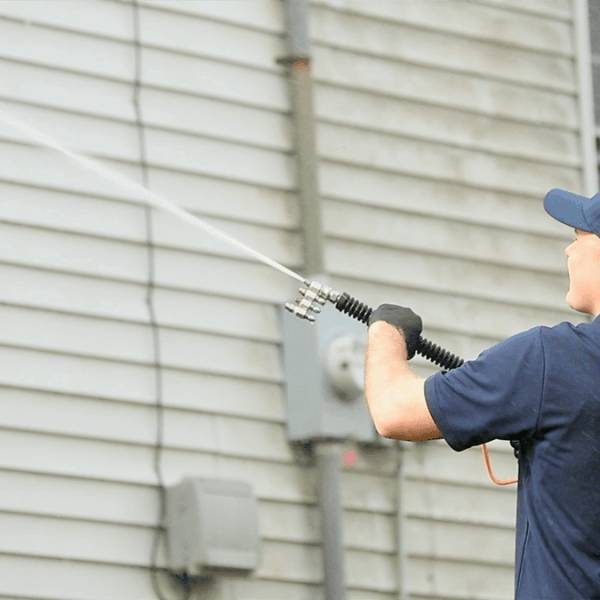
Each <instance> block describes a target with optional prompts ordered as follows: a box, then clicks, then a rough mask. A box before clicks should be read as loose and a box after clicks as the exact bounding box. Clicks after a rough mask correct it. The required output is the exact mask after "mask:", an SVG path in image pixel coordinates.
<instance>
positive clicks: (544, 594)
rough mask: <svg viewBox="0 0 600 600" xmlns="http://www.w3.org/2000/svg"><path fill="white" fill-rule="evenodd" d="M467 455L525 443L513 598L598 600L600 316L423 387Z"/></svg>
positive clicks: (531, 333) (536, 332)
mask: <svg viewBox="0 0 600 600" xmlns="http://www.w3.org/2000/svg"><path fill="white" fill-rule="evenodd" d="M425 398H426V401H427V405H428V407H429V410H430V412H431V416H432V417H433V420H434V421H435V423H436V424H437V426H438V428H439V430H440V431H441V433H442V435H443V436H444V438H445V440H446V442H447V443H448V444H449V445H450V446H451V447H452V448H453V449H454V450H456V451H458V452H460V451H461V450H465V449H466V448H469V447H471V446H474V445H478V444H482V443H484V442H489V441H490V440H493V439H501V440H517V439H518V440H520V442H521V447H520V457H519V484H518V495H517V528H516V546H515V598H516V600H583V599H585V600H592V599H594V600H598V599H600V316H598V317H596V318H595V319H594V320H593V321H592V322H591V323H580V324H578V325H576V326H575V325H573V324H572V323H569V322H566V321H565V322H563V323H560V324H558V325H556V326H554V327H546V326H540V327H533V328H532V329H529V330H527V331H524V332H522V333H519V334H517V335H514V336H512V337H510V338H508V339H506V340H504V341H503V342H500V343H499V344H497V345H495V346H493V347H491V348H489V349H487V350H484V351H483V352H482V353H481V354H480V355H479V356H478V357H477V358H476V359H475V360H471V361H467V362H465V363H464V364H463V366H461V367H459V368H458V369H454V370H451V371H449V372H447V373H446V372H439V373H435V374H434V375H431V376H430V377H428V378H427V379H426V381H425Z"/></svg>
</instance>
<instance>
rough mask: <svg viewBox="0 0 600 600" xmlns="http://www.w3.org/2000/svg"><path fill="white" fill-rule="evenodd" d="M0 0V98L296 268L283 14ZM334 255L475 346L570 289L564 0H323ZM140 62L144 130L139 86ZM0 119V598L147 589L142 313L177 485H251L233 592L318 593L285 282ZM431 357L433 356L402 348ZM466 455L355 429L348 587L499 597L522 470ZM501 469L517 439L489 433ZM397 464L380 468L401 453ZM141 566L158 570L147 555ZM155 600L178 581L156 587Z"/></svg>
mask: <svg viewBox="0 0 600 600" xmlns="http://www.w3.org/2000/svg"><path fill="white" fill-rule="evenodd" d="M134 19H135V11H134V6H133V5H132V4H131V3H129V2H124V1H123V2H121V1H112V0H106V1H101V2H100V1H99V2H85V3H83V2H65V1H59V0H48V1H44V2H18V1H13V0H4V1H3V2H0V82H1V83H0V110H2V111H6V112H8V113H11V114H15V115H17V116H19V117H20V118H22V119H25V120H26V121H28V122H30V123H31V124H33V125H36V126H38V127H40V128H41V129H43V130H44V131H46V132H47V133H49V134H51V135H53V136H56V138H57V139H59V140H60V141H61V142H62V143H64V144H67V145H68V146H70V147H72V148H74V149H77V150H79V151H82V152H85V153H88V154H90V155H92V156H94V157H96V158H98V159H99V160H101V161H102V162H103V163H104V164H105V165H107V166H109V167H111V168H113V169H116V170H117V171H118V172H120V173H122V174H125V175H126V176H128V177H131V178H133V179H135V180H136V181H143V170H144V169H143V166H144V165H143V163H145V169H146V173H147V177H148V182H149V186H150V187H151V189H152V190H154V191H156V192H158V193H161V194H164V195H166V196H167V197H168V198H170V199H172V200H174V201H175V202H177V203H179V204H180V205H181V206H183V207H185V208H187V209H189V210H191V211H195V212H197V213H198V214H202V215H203V216H204V217H205V218H206V219H207V220H208V221H209V222H210V223H212V224H214V225H216V226H218V227H222V228H223V229H224V230H225V231H227V232H228V233H230V234H232V235H234V236H236V237H238V238H239V239H240V240H242V241H244V242H245V243H247V244H249V245H251V246H253V247H254V248H256V249H257V250H259V251H261V252H264V253H266V254H268V255H269V256H272V257H273V258H275V259H276V260H278V261H281V262H283V263H284V264H285V265H287V266H289V267H290V268H293V269H298V270H301V269H302V248H301V243H300V235H299V231H298V227H299V207H298V202H297V196H296V179H297V175H296V166H295V161H294V137H293V130H292V122H291V119H290V101H289V93H288V88H287V79H286V72H285V69H284V67H283V66H281V65H280V64H278V63H277V62H276V61H277V59H278V58H280V57H282V56H284V55H285V52H286V51H285V40H284V19H283V6H282V4H280V3H279V2H278V1H276V0H260V1H256V2H245V1H243V0H241V1H240V0H230V1H228V2H219V1H215V0H203V1H202V2H190V1H183V0H169V1H166V0H162V1H150V0H144V1H142V2H141V6H140V12H139V32H140V43H141V57H142V61H141V65H139V64H138V65H137V66H138V67H141V68H138V69H136V60H135V56H136V55H135V48H136V47H135V43H134V32H135V26H134V23H135V21H134ZM310 26H311V36H312V42H313V68H314V77H315V90H314V91H315V110H316V114H317V119H318V123H317V134H318V155H319V160H320V163H319V179H320V185H321V192H322V197H323V198H322V199H323V219H324V232H325V236H326V244H325V248H326V257H325V258H326V266H327V269H328V271H329V272H330V273H331V274H332V279H333V282H334V284H335V285H336V286H338V287H340V288H342V289H346V290H348V291H350V292H351V293H353V294H354V295H356V296H359V297H360V298H361V299H364V300H365V301H366V302H369V303H371V304H375V305H376V304H379V303H380V302H384V301H389V302H395V303H398V304H402V305H406V306H411V307H413V308H414V309H415V310H416V311H417V312H419V314H420V315H421V316H422V317H423V321H424V323H425V331H424V334H425V335H426V336H427V337H429V338H430V339H433V340H435V341H436V342H438V343H440V344H442V345H444V346H446V347H448V348H450V349H452V350H453V351H454V352H456V353H458V354H460V355H462V356H464V357H465V358H473V357H475V356H477V354H478V353H479V352H480V351H481V350H483V349H484V348H487V347H489V346H490V345H492V344H494V343H496V342H498V341H500V340H502V339H504V338H506V337H508V336H509V335H512V334H513V333H516V332H518V331H521V330H523V329H526V328H529V327H531V326H533V325H535V324H540V323H541V324H548V325H552V324H555V323H558V322H560V321H563V320H570V321H574V322H578V321H580V320H582V319H583V317H582V316H581V315H578V314H576V313H574V312H573V311H572V310H570V309H569V308H568V307H567V305H566V304H565V302H564V295H565V292H566V290H567V285H568V279H567V275H566V267H565V259H564V254H563V249H564V247H565V245H566V243H567V242H568V241H569V239H570V237H571V236H570V232H569V231H568V230H566V229H565V228H563V227H561V226H560V225H559V224H557V223H555V222H553V221H552V220H551V219H550V218H549V217H547V216H546V214H545V213H544V211H543V208H542V204H541V201H542V197H543V195H544V193H545V192H546V191H547V190H548V189H550V188H551V187H554V186H558V187H565V188H569V189H573V190H577V189H579V187H580V185H581V173H582V157H581V152H580V131H579V123H580V115H579V113H578V110H579V108H578V103H577V93H578V84H577V79H576V59H577V57H576V56H575V48H574V43H573V28H574V25H573V12H572V6H571V3H570V2H569V1H568V0H535V1H534V0H526V1H524V0H519V1H517V0H472V1H463V0H453V2H439V1H437V0H404V1H403V2H392V1H390V0H386V1H384V0H378V2H365V1H362V2H361V1H358V0H314V1H313V2H312V3H311V5H310ZM136 80H138V82H139V85H140V106H141V117H142V119H141V120H142V125H143V132H144V135H143V136H142V137H141V136H140V122H139V119H138V115H136V111H135V106H134V91H135V87H136ZM146 217H147V214H146V209H145V207H144V205H143V204H142V203H141V202H140V201H139V200H138V199H136V198H135V197H132V196H131V194H130V193H128V192H127V191H124V190H123V189H119V188H118V187H117V186H115V185H112V184H108V183H106V182H105V181H103V180H102V179H100V178H99V177H97V176H95V175H92V174H90V173H87V172H84V171H82V170H81V169H80V168H78V167H77V166H75V165H74V164H72V163H70V162H69V161H67V160H66V159H65V158H64V157H62V156H60V155H59V154H57V153H56V152H50V151H46V150H43V149H41V148H39V147H36V146H35V144H32V143H31V142H30V140H28V139H26V137H25V136H23V135H22V134H20V133H18V132H16V131H13V130H10V129H9V128H7V127H5V126H1V127H0V323H1V325H0V365H1V368H0V397H1V399H0V407H1V408H0V448H2V451H1V452H0V490H1V491H0V532H2V533H1V535H0V599H1V600H8V599H9V598H10V599H17V598H22V599H25V598H27V599H34V598H35V599H45V600H59V599H60V600H75V599H77V600H99V599H111V600H114V599H122V600H150V599H152V598H154V597H155V595H154V593H153V591H152V587H151V579H150V575H149V566H150V549H151V545H152V540H153V536H154V533H155V529H156V524H157V519H158V493H157V480H156V473H155V471H154V468H153V461H154V456H155V454H154V444H155V440H156V408H155V403H156V389H157V385H156V384H157V369H156V360H157V356H156V343H155V342H156V339H155V336H154V335H153V328H152V327H151V324H150V316H149V311H148V306H147V302H146V300H147V295H148V289H149V286H148V282H149V280H150V278H151V277H153V278H154V281H155V286H154V290H153V295H154V302H155V306H156V315H157V321H158V324H159V328H158V334H159V335H158V338H159V341H160V348H159V349H160V357H159V358H160V361H159V363H160V381H161V382H162V397H163V400H164V404H165V407H166V408H165V415H164V416H165V423H164V443H165V449H164V452H163V458H162V460H163V465H164V475H165V481H166V483H167V484H171V483H175V482H176V481H178V480H179V478H180V477H182V476H184V475H198V476H209V477H222V478H233V479H242V480H244V481H249V482H251V483H252V484H253V486H254V489H255V491H256V493H257V495H258V498H259V512H260V515H259V517H260V532H261V540H262V542H261V564H260V568H259V569H258V571H257V572H256V573H255V574H254V575H253V576H252V577H250V578H248V579H245V578H241V577H230V578H224V579H222V580H220V581H219V582H218V584H217V585H216V586H215V588H214V589H213V590H212V592H211V593H212V594H213V595H214V598H218V599H219V600H220V599H227V600H242V599H243V600H250V599H255V600H259V599H260V600H280V599H281V598H286V599H289V600H309V599H310V600H319V599H322V598H323V595H322V589H321V582H322V577H323V573H322V565H321V549H320V542H319V540H320V526H319V520H318V513H317V509H316V504H315V502H316V497H315V470H314V466H313V464H312V463H311V462H310V461H305V460H302V457H301V456H300V457H299V456H298V455H297V453H296V451H295V450H294V449H293V448H292V447H291V446H290V445H289V444H288V442H287V440H286V419H285V414H286V399H285V386H284V381H283V375H282V366H281V344H280V342H281V335H280V325H279V307H280V304H281V303H283V302H285V301H286V300H289V299H291V297H293V293H294V289H295V284H294V283H293V282H291V281H290V280H287V279H286V278H285V277H283V276H282V275H281V274H279V273H277V272H275V271H272V270H270V269H268V268H267V267H265V266H262V265H258V264H256V263H254V262H252V261H251V260H249V259H247V258H246V257H243V256H240V255H239V253H238V252H237V251H234V250H232V249H231V248H230V247H228V246H226V245H224V244H223V243H221V242H217V241H215V240H213V239H211V238H209V237H206V236H203V235H200V234H198V233H197V232H196V231H194V230H192V229H190V228H188V227H186V226H185V225H182V224H180V223H179V222H177V221H176V220H175V219H174V218H173V217H171V216H167V215H164V214H158V213H156V214H153V215H152V219H151V224H152V227H151V230H152V241H153V245H154V249H153V251H152V253H151V254H150V253H149V250H148V232H149V230H148V227H147V222H146ZM411 364H413V366H414V368H415V370H416V371H417V372H418V374H419V375H421V376H427V375H429V374H430V373H433V372H434V369H432V368H431V367H430V366H429V365H428V364H427V363H425V362H424V361H423V360H420V359H419V358H415V360H414V361H413V362H412V363H411ZM479 454H480V453H479V450H478V449H477V448H474V449H471V450H468V451H465V452H463V453H459V454H457V453H454V452H453V451H452V450H451V449H450V448H449V447H448V446H447V445H446V444H445V442H444V441H443V440H437V441H432V442H427V443H422V444H414V445H413V444H408V445H407V446H406V447H405V448H404V449H403V450H402V449H401V447H400V445H392V446H389V447H387V448H385V449H381V450H373V449H370V450H369V449H364V448H359V449H358V462H357V464H356V465H354V466H352V467H350V466H348V467H345V469H344V475H343V499H344V523H345V544H346V564H347V586H348V597H349V599H351V600H391V599H393V598H398V597H399V595H400V594H401V593H402V592H401V590H402V589H403V590H404V593H405V594H406V598H408V597H410V598H412V599H413V600H433V599H439V600H441V599H445V600H448V599H453V600H463V599H464V600H466V599H467V598H469V599H477V600H488V599H490V600H491V599H494V600H500V599H506V600H508V599H509V598H511V597H512V583H513V560H514V511H515V493H514V490H513V489H506V488H495V487H492V486H491V484H490V483H489V482H488V480H487V478H486V476H485V473H484V471H483V466H482V464H481V459H480V456H479ZM492 454H493V460H494V465H495V467H496V469H497V471H498V472H499V473H500V474H501V475H503V476H510V475H513V474H514V473H515V472H516V463H515V460H514V458H513V456H512V449H511V448H510V447H509V446H508V444H506V443H494V444H492ZM401 460H402V461H403V465H404V466H403V473H402V474H401V476H399V464H400V461H401ZM160 564H164V554H163V553H161V556H160ZM172 597H173V598H175V597H177V596H176V595H175V594H172Z"/></svg>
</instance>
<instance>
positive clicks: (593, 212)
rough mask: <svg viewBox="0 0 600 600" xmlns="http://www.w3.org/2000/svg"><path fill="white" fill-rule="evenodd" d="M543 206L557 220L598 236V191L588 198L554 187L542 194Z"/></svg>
mask: <svg viewBox="0 0 600 600" xmlns="http://www.w3.org/2000/svg"><path fill="white" fill-rule="evenodd" d="M544 208H545V209H546V212H547V213H548V214H549V215H550V216H552V217H554V218H555V219H556V220H557V221H560V222H561V223H564V224H565V225H570V226H571V227H575V228H577V229H581V230H582V231H589V232H591V233H595V234H596V235H598V236H600V192H598V193H597V194H595V195H594V196H592V197H591V198H588V197H587V196H581V195H579V194H574V193H573V192H567V191H566V190H559V189H558V188H555V189H552V190H550V191H549V192H548V193H547V194H546V195H545V196H544Z"/></svg>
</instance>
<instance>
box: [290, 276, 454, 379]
mask: <svg viewBox="0 0 600 600" xmlns="http://www.w3.org/2000/svg"><path fill="white" fill-rule="evenodd" d="M304 284H305V285H306V287H302V288H300V290H299V292H300V297H299V298H297V299H296V300H295V302H287V303H286V305H285V307H286V309H287V310H289V311H290V312H291V313H293V314H294V315H296V316H297V317H299V318H300V319H306V320H307V321H310V322H311V323H314V322H315V320H316V317H315V315H316V314H318V313H320V312H321V307H322V306H323V305H324V304H326V303H327V302H331V303H332V304H334V306H335V307H336V308H337V309H338V310H339V311H340V312H343V313H346V314H347V315H348V316H350V317H352V318H353V319H356V320H358V321H360V322H361V323H364V324H365V325H367V324H368V322H369V317H370V316H371V313H372V312H373V309H372V308H371V307H370V306H368V305H367V304H363V303H362V302H359V301H358V300H357V299H356V298H353V297H352V296H350V295H349V294H347V293H346V292H339V291H338V290H334V289H333V288H330V287H328V286H326V285H323V284H322V283H319V282H318V281H309V280H305V281H304ZM416 352H417V353H418V354H421V355H422V356H424V357H425V358H426V359H427V360H429V361H431V362H432V363H434V364H436V365H439V366H440V367H442V368H444V369H448V370H450V369H456V368H457V367H460V366H461V365H462V364H463V363H464V362H465V361H464V360H463V359H462V358H460V357H459V356H456V355H455V354H452V352H450V351H449V350H445V349H444V348H442V347H441V346H438V345H437V344H434V343H433V342H431V341H429V340H427V339H425V338H424V337H423V336H420V337H419V343H418V346H417V349H416Z"/></svg>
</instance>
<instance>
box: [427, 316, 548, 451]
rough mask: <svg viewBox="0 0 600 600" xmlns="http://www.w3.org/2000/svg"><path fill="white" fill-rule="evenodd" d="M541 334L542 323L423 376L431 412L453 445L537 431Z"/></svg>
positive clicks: (462, 446)
mask: <svg viewBox="0 0 600 600" xmlns="http://www.w3.org/2000/svg"><path fill="white" fill-rule="evenodd" d="M541 336H542V334H541V327H534V328H532V329H528V330H527V331H524V332H522V333H518V334H516V335H514V336H512V337H510V338H508V339H506V340H504V341H502V342H500V343H499V344H496V345H495V346H492V347H491V348H488V349H487V350H484V351H483V352H482V353H481V354H479V356H478V357H477V358H476V359H474V360H470V361H466V362H465V363H464V364H463V365H462V366H461V367H459V368H457V369H452V370H451V371H448V372H438V373H434V374H433V375H431V376H430V377H428V378H427V379H426V380H425V401H426V402H427V406H428V408H429V412H430V413H431V416H432V418H433V420H434V421H435V423H436V425H437V426H438V428H439V430H440V432H441V433H442V435H443V437H444V439H445V440H446V442H447V443H448V445H449V446H450V447H451V448H453V449H454V450H456V451H457V452H460V451H461V450H465V449H467V448H470V447H471V446H475V445H478V444H483V443H486V442H489V441H491V440H493V439H501V440H515V439H521V438H525V437H530V436H531V435H533V433H534V432H535V430H536V428H537V422H538V417H539V413H540V404H541V399H542V390H543V382H544V349H543V343H542V337H541Z"/></svg>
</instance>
